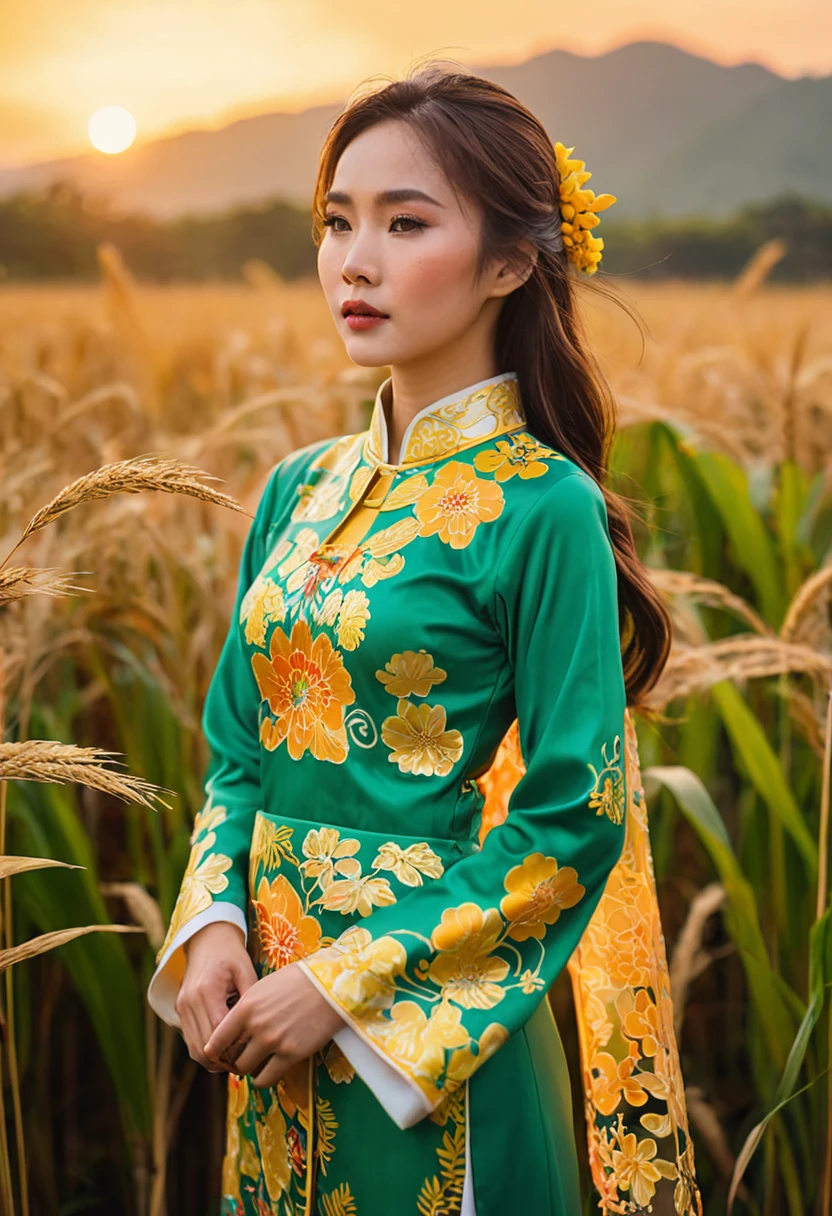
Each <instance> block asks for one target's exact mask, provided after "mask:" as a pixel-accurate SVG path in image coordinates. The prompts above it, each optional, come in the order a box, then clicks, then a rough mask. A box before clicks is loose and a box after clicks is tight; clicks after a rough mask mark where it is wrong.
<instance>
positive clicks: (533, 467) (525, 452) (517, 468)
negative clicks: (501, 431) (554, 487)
mask: <svg viewBox="0 0 832 1216" xmlns="http://www.w3.org/2000/svg"><path fill="white" fill-rule="evenodd" d="M542 456H550V457H552V458H554V459H555V460H563V456H562V455H561V454H560V452H555V451H554V450H553V449H552V448H547V447H545V446H544V445H543V444H542V443H538V442H537V440H536V439H533V438H532V436H531V435H526V434H520V435H513V436H512V437H511V439H498V440H497V446H496V449H495V448H486V449H485V451H484V452H477V454H476V456H475V457H474V465H475V466H476V467H477V468H478V469H479V470H480V472H481V473H493V474H494V478H495V480H496V481H508V479H509V478H510V477H513V476H514V474H515V473H518V474H519V475H520V477H521V478H523V480H527V479H528V478H529V477H542V476H543V474H544V473H545V472H546V470H547V468H548V467H549V466H548V465H547V464H546V463H545V461H543V460H541V457H542Z"/></svg>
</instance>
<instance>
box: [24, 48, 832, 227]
mask: <svg viewBox="0 0 832 1216" xmlns="http://www.w3.org/2000/svg"><path fill="white" fill-rule="evenodd" d="M471 66H472V70H474V71H476V72H478V73H479V74H481V75H483V76H487V77H488V78H489V79H491V80H494V81H495V82H496V83H498V84H501V85H503V86H504V87H505V88H507V89H509V90H510V91H511V92H512V93H514V94H515V96H516V97H518V98H519V99H520V100H521V101H522V102H523V103H524V104H525V105H527V106H528V107H529V108H530V109H531V110H532V111H533V112H534V113H535V114H536V115H537V116H538V118H539V119H540V120H541V122H542V123H543V125H544V126H545V128H546V130H547V132H548V134H549V136H550V138H551V139H552V141H553V142H554V141H555V140H558V139H559V140H561V141H562V142H563V143H564V144H565V145H566V146H567V147H574V148H575V152H574V155H575V156H577V157H579V158H580V159H581V160H584V161H586V163H587V168H588V169H590V170H591V171H592V175H593V176H592V180H591V182H590V183H589V184H590V186H591V187H592V188H593V189H594V190H595V191H596V192H597V193H601V192H610V193H613V194H615V195H616V196H617V198H618V204H617V206H616V208H615V212H614V213H611V215H612V214H614V215H615V217H616V219H618V218H622V219H623V218H632V219H637V218H659V217H679V218H682V217H693V216H707V217H710V218H713V219H718V218H724V217H725V216H727V215H729V214H731V213H732V212H734V211H736V209H737V208H738V207H740V206H742V205H744V204H748V203H763V202H769V201H771V200H773V199H775V198H778V197H781V196H783V195H787V194H799V195H801V196H802V197H804V198H807V199H811V200H814V201H817V202H825V203H832V156H830V153H829V148H830V139H829V131H830V130H832V76H824V77H809V76H804V77H800V78H798V79H786V78H784V77H782V76H778V75H777V74H776V73H774V72H772V71H770V70H769V69H768V68H765V67H763V66H761V65H760V64H754V63H746V64H738V65H736V66H724V65H721V64H717V63H714V62H712V61H711V60H709V59H706V58H703V57H701V56H698V55H694V54H691V53H689V52H688V51H685V50H682V49H680V48H679V47H675V46H671V45H669V44H667V43H663V42H634V43H630V44H629V45H627V46H622V47H619V48H617V49H616V50H613V51H609V52H607V53H606V54H603V55H597V56H582V55H575V54H572V53H571V52H568V51H562V50H552V51H548V52H545V53H543V54H540V55H536V56H535V57H534V58H531V59H528V60H526V61H525V62H523V63H519V64H513V65H510V66H506V65H499V66H488V65H471ZM340 108H341V107H340V104H337V105H322V106H314V107H311V108H309V109H306V110H303V111H301V112H299V113H284V112H278V113H269V114H262V115H258V116H256V117H253V118H245V119H240V120H238V121H236V122H232V123H230V124H229V125H227V126H224V127H221V128H219V129H217V130H195V131H189V132H186V133H184V134H180V135H176V136H170V137H167V138H162V139H156V140H153V141H149V142H147V143H145V144H141V145H139V146H137V147H135V148H133V149H131V150H130V151H128V152H125V153H122V154H121V155H119V156H115V157H109V156H103V155H101V154H98V153H90V154H84V155H81V156H75V157H68V158H64V159H60V160H52V161H46V162H42V163H39V164H33V165H27V166H22V167H15V168H7V169H3V168H1V167H0V197H6V196H8V195H10V194H14V193H17V192H18V191H20V190H29V189H38V188H41V187H44V186H46V185H48V184H49V183H51V182H53V181H55V180H58V179H63V180H72V181H74V182H76V183H77V185H78V186H79V188H81V189H82V190H85V191H88V192H91V193H94V194H98V195H106V196H108V197H109V198H110V199H111V200H112V203H113V205H114V206H115V207H117V208H118V209H120V210H123V211H130V212H137V211H143V212H146V213H148V214H149V215H152V216H154V217H156V218H159V219H165V218H173V217H175V216H179V215H182V214H185V213H206V212H217V211H223V210H226V209H228V208H231V207H234V206H243V205H251V204H257V203H259V202H262V201H265V200H266V199H274V198H282V199H285V200H287V201H290V202H294V203H297V204H299V205H301V206H305V207H308V206H309V203H310V199H311V194H312V188H313V185H314V180H315V171H316V166H317V160H318V154H319V151H320V147H321V143H322V141H323V138H324V135H325V133H326V131H327V129H328V127H329V125H330V123H331V122H332V119H333V118H334V116H335V115H336V114H337V113H338V111H339V109H340ZM824 148H825V149H826V151H825V152H824V150H823V149H824Z"/></svg>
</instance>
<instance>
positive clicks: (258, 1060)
mask: <svg viewBox="0 0 832 1216" xmlns="http://www.w3.org/2000/svg"><path fill="white" fill-rule="evenodd" d="M272 1050H273V1049H272V1047H270V1046H269V1044H268V1043H264V1042H263V1040H262V1039H250V1040H249V1041H248V1042H247V1043H246V1044H245V1045H244V1046H243V1049H242V1051H241V1052H240V1053H239V1055H238V1056H237V1058H236V1060H235V1061H234V1071H235V1072H237V1073H248V1074H249V1075H251V1074H252V1073H255V1072H257V1070H258V1069H259V1068H261V1067H262V1066H263V1065H264V1064H265V1063H266V1061H267V1060H268V1059H269V1056H270V1055H271V1053H272Z"/></svg>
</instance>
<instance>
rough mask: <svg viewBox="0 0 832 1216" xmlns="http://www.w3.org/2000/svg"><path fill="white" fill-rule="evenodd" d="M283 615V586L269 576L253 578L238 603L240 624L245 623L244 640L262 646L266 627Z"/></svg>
mask: <svg viewBox="0 0 832 1216" xmlns="http://www.w3.org/2000/svg"><path fill="white" fill-rule="evenodd" d="M285 616H286V608H285V605H284V602H283V588H282V587H279V586H278V585H277V583H275V582H274V581H273V580H272V579H270V578H259V577H258V578H257V579H255V581H254V582H253V583H252V584H251V586H250V587H249V589H248V591H247V592H246V594H245V596H244V597H243V602H242V604H241V605H240V624H241V625H242V624H245V638H246V641H247V642H248V643H249V644H250V645H252V646H264V645H265V642H266V627H267V626H268V625H269V624H270V623H271V622H272V621H282V620H283V619H284V618H285Z"/></svg>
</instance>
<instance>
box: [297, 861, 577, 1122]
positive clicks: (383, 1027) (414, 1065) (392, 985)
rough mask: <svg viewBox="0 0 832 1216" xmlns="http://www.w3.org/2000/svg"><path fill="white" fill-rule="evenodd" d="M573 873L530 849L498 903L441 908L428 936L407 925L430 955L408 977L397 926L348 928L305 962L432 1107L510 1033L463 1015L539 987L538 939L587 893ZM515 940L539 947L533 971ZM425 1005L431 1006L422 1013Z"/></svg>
mask: <svg viewBox="0 0 832 1216" xmlns="http://www.w3.org/2000/svg"><path fill="white" fill-rule="evenodd" d="M576 879H577V874H576V872H575V870H574V869H573V867H571V866H564V867H562V868H559V867H558V863H557V861H556V860H555V858H554V857H544V856H543V854H542V853H530V854H529V855H528V856H527V857H526V858H525V859H524V860H523V862H522V864H520V865H518V866H513V867H512V868H511V869H510V870H509V871H508V873H507V874H506V876H505V879H504V887H505V889H506V891H507V892H508V894H507V895H506V896H505V898H504V899H503V901H502V903H501V905H500V908H482V907H480V905H479V904H477V903H474V902H473V901H467V902H465V903H462V904H460V905H459V906H458V907H451V908H446V909H445V910H444V911H443V912H442V915H441V918H440V921H439V924H438V925H436V926H435V928H434V930H433V932H432V933H431V935H430V937H428V938H423V937H422V935H421V934H419V933H418V932H416V931H415V930H412V929H408V930H407V931H406V932H407V934H408V936H409V937H416V938H421V939H422V941H423V942H424V944H425V946H426V947H427V948H428V949H429V950H430V951H431V952H432V955H433V957H432V958H430V960H428V959H425V958H420V959H418V961H417V962H416V963H415V966H414V973H415V974H414V975H413V976H411V975H409V974H408V969H407V967H408V957H407V952H406V950H405V948H404V946H403V945H402V943H401V942H399V941H398V938H397V933H398V931H397V930H395V929H394V930H391V931H390V933H387V934H385V935H383V936H382V937H379V938H376V939H375V940H374V939H373V938H372V936H371V934H370V932H369V930H367V929H364V928H362V927H356V926H352V927H350V928H349V929H347V930H345V931H344V932H343V933H342V934H341V935H340V936H339V937H337V938H336V939H335V941H333V942H332V944H331V945H329V946H324V947H323V949H321V950H319V951H318V952H317V953H316V954H314V955H313V956H312V957H311V958H309V959H307V961H306V964H305V965H306V966H307V967H308V968H309V969H310V971H311V972H312V973H313V974H314V975H315V976H316V977H317V979H318V980H319V981H320V982H321V983H322V984H323V986H324V987H325V988H326V989H327V991H328V992H329V993H330V995H331V996H332V998H333V999H334V1000H335V1001H337V1002H338V1003H339V1004H340V1005H341V1007H342V1008H343V1009H344V1010H345V1011H346V1012H347V1013H348V1014H349V1015H350V1016H351V1017H352V1018H354V1019H357V1022H358V1025H357V1029H358V1030H359V1031H360V1033H362V1034H363V1035H364V1036H365V1037H366V1038H368V1039H369V1040H370V1041H371V1042H373V1043H375V1044H376V1045H377V1046H378V1047H380V1048H381V1049H382V1050H383V1051H384V1052H385V1054H386V1055H388V1056H389V1057H390V1058H391V1059H392V1061H393V1062H394V1063H395V1064H397V1065H398V1066H399V1067H400V1068H401V1069H403V1071H405V1072H406V1074H407V1075H408V1076H409V1077H410V1078H411V1080H413V1081H414V1082H415V1083H416V1084H417V1085H419V1087H420V1088H421V1089H422V1090H423V1091H424V1093H425V1094H426V1095H427V1096H428V1098H429V1099H430V1100H431V1101H432V1102H433V1103H434V1105H438V1104H439V1102H440V1101H442V1100H443V1098H444V1097H445V1096H446V1095H447V1094H449V1093H452V1092H453V1090H454V1089H456V1088H457V1087H458V1086H459V1085H460V1084H461V1083H462V1082H463V1081H464V1080H465V1079H466V1078H467V1077H469V1076H470V1075H471V1073H472V1072H473V1071H474V1069H475V1068H477V1067H479V1066H480V1065H481V1064H482V1063H483V1062H484V1061H485V1060H486V1059H488V1057H489V1055H491V1054H493V1052H495V1051H497V1050H498V1048H499V1047H500V1046H501V1045H502V1044H503V1043H504V1042H505V1041H506V1039H507V1038H508V1034H509V1032H508V1029H507V1027H506V1026H504V1025H502V1023H500V1022H491V1023H489V1025H488V1026H486V1028H485V1029H484V1030H483V1032H482V1034H481V1035H480V1038H479V1040H477V1039H474V1038H472V1036H471V1034H470V1032H469V1031H468V1030H467V1028H466V1027H465V1026H464V1024H463V1022H462V1011H463V1010H487V1009H493V1008H494V1007H495V1006H496V1005H498V1004H499V1003H500V1002H501V1001H502V1000H503V999H504V998H505V996H506V995H507V993H508V991H509V990H510V989H512V988H517V989H519V990H520V991H521V992H522V993H523V994H524V995H526V996H532V995H537V994H538V993H539V991H540V989H541V988H543V987H545V981H544V980H543V978H542V976H541V968H542V965H543V960H544V957H545V952H546V948H545V944H544V943H543V941H542V940H540V939H543V938H544V936H545V934H546V931H547V929H548V928H549V926H551V925H552V924H554V922H555V921H556V920H557V919H558V918H559V916H560V914H561V911H562V910H563V909H567V908H570V907H573V906H574V905H575V904H576V903H577V902H578V901H579V900H580V898H581V896H582V895H583V894H584V887H583V886H581V885H580V884H579V883H578V882H577V881H576ZM403 932H404V931H403ZM514 943H528V945H527V946H526V949H527V950H529V949H531V948H532V946H533V945H536V951H535V953H536V961H535V965H534V966H533V967H532V966H529V965H528V962H527V960H526V959H525V958H524V957H523V955H522V953H521V951H520V950H519V949H518V946H517V945H515V944H514ZM500 950H503V951H505V952H506V953H507V954H508V955H509V957H510V959H511V961H510V962H509V961H508V959H506V958H504V957H503V956H502V955H501V954H499V953H498V951H500ZM512 967H514V971H513V972H512ZM397 994H398V997H399V998H400V999H397ZM425 1004H427V1005H428V1006H432V1009H431V1011H430V1012H429V1013H426V1012H425V1010H424V1009H423V1007H422V1006H423V1005H425Z"/></svg>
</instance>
